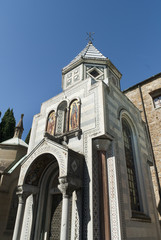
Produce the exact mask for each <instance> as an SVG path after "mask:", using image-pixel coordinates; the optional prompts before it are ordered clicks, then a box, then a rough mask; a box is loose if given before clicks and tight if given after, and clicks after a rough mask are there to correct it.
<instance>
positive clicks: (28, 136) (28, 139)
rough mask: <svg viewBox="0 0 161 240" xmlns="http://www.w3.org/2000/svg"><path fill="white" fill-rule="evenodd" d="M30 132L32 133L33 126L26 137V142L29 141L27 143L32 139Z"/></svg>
mask: <svg viewBox="0 0 161 240" xmlns="http://www.w3.org/2000/svg"><path fill="white" fill-rule="evenodd" d="M30 134H31V128H30V131H29V132H28V134H27V137H26V139H25V143H27V144H29V141H30Z"/></svg>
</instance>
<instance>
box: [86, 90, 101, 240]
mask: <svg viewBox="0 0 161 240" xmlns="http://www.w3.org/2000/svg"><path fill="white" fill-rule="evenodd" d="M85 90H86V92H85V93H86V95H87V96H88V95H90V94H89V92H88V91H87V88H86V89H85ZM96 90H97V89H96V88H95V89H93V91H92V93H93V94H94V99H95V101H94V105H95V109H96V126H95V128H94V129H90V130H87V131H86V132H84V156H85V162H86V164H85V166H84V175H83V186H84V187H83V240H86V239H88V233H87V226H88V222H89V221H90V218H91V216H90V214H91V213H90V209H89V205H90V202H89V183H90V178H89V170H88V169H89V157H88V156H89V153H88V149H89V146H88V145H89V140H90V139H91V136H92V135H93V134H96V133H98V132H99V128H100V116H99V102H98V99H97V101H96V96H98V92H97V93H96ZM89 137H90V139H89ZM90 160H91V161H92V159H90ZM92 181H93V179H92ZM92 187H93V186H92ZM94 198H95V196H94V197H93V199H94ZM96 198H97V197H96ZM94 204H95V202H93V205H94ZM98 221H99V220H98V212H97V211H93V222H94V223H95V225H94V228H93V234H94V236H96V238H93V239H97V236H98ZM98 239H99V238H98Z"/></svg>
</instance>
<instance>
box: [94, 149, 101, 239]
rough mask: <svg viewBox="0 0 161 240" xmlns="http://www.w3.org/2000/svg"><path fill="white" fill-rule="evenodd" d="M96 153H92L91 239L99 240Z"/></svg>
mask: <svg viewBox="0 0 161 240" xmlns="http://www.w3.org/2000/svg"><path fill="white" fill-rule="evenodd" d="M98 192H99V179H98V153H97V151H95V150H94V151H93V215H94V221H93V239H100V219H99V215H100V214H99V197H100V196H99V194H98Z"/></svg>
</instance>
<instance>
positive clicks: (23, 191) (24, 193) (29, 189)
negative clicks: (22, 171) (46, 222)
mask: <svg viewBox="0 0 161 240" xmlns="http://www.w3.org/2000/svg"><path fill="white" fill-rule="evenodd" d="M36 193H38V188H37V187H34V186H30V185H27V184H25V185H21V186H18V187H17V192H16V194H17V195H18V199H19V203H20V204H24V203H25V201H26V199H27V197H28V196H29V195H30V194H36Z"/></svg>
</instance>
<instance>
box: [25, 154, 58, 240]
mask: <svg viewBox="0 0 161 240" xmlns="http://www.w3.org/2000/svg"><path fill="white" fill-rule="evenodd" d="M58 177H59V166H58V162H57V160H56V158H55V157H54V156H53V155H52V154H42V155H40V156H39V157H38V158H36V159H35V161H34V162H33V163H32V164H31V166H30V168H29V169H28V172H27V174H26V178H25V185H27V186H29V185H30V186H32V187H38V189H39V191H38V193H37V194H34V195H33V196H32V197H31V195H29V196H28V198H27V199H26V207H25V212H24V216H25V218H24V219H28V221H24V222H23V226H22V234H21V238H22V239H25V237H26V236H27V235H28V237H30V239H34V240H37V239H43V240H44V239H46V240H47V239H50V240H54V239H60V229H61V214H62V194H61V192H60V190H59V189H58V184H59V181H58ZM31 202H32V204H31ZM31 205H32V209H30V208H31V207H30V206H31ZM31 211H32V214H30V217H29V212H30V213H31ZM31 222H32V224H31ZM28 228H29V229H28ZM27 229H28V234H27Z"/></svg>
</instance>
